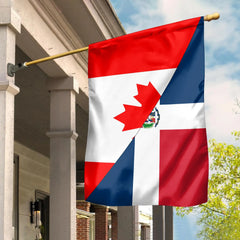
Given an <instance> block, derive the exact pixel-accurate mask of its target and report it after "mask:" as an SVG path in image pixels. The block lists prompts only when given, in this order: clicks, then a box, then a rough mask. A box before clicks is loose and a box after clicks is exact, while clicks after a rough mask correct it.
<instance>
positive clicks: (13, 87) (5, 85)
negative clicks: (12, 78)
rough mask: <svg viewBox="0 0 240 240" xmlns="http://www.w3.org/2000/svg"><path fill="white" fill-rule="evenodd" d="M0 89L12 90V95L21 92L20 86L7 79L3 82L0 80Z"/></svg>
mask: <svg viewBox="0 0 240 240" xmlns="http://www.w3.org/2000/svg"><path fill="white" fill-rule="evenodd" d="M0 91H6V92H10V93H11V94H12V95H14V96H15V95H17V94H18V93H19V91H20V90H19V88H18V87H17V86H16V85H15V84H14V83H12V82H9V81H5V82H2V81H0Z"/></svg>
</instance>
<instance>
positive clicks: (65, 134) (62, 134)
mask: <svg viewBox="0 0 240 240" xmlns="http://www.w3.org/2000/svg"><path fill="white" fill-rule="evenodd" d="M47 136H48V137H49V138H72V139H73V140H76V139H77V138H78V134H77V133H76V132H75V131H50V132H47Z"/></svg>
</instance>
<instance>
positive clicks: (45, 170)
mask: <svg viewBox="0 0 240 240" xmlns="http://www.w3.org/2000/svg"><path fill="white" fill-rule="evenodd" d="M14 152H15V154H17V155H18V156H19V240H33V239H35V237H36V232H35V227H34V225H33V224H31V223H30V202H31V201H34V200H35V190H41V191H43V192H46V193H49V159H48V158H47V157H46V156H44V155H42V154H40V153H38V152H36V151H33V150H31V149H29V148H27V147H26V146H24V145H22V144H20V143H17V142H15V144H14Z"/></svg>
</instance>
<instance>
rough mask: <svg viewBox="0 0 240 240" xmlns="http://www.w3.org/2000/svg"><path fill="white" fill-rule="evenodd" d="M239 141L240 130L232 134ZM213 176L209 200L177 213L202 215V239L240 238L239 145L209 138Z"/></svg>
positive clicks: (227, 239)
mask: <svg viewBox="0 0 240 240" xmlns="http://www.w3.org/2000/svg"><path fill="white" fill-rule="evenodd" d="M233 135H234V136H235V138H236V140H237V141H238V143H239V140H240V131H239V132H238V131H236V132H234V133H233ZM209 153H210V158H211V165H210V170H211V175H210V179H209V187H208V202H207V203H205V204H201V205H199V206H196V207H191V208H177V214H178V215H182V216H183V215H186V214H189V213H191V212H194V211H195V212H197V213H198V214H199V216H200V217H199V220H198V224H201V226H202V228H201V231H200V232H199V233H198V238H199V239H204V240H236V239H240V147H239V146H237V145H227V144H226V143H218V142H216V140H214V139H213V140H210V143H209Z"/></svg>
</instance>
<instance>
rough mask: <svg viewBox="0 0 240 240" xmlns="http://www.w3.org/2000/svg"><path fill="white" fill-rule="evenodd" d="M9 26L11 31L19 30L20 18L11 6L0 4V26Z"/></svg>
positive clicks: (18, 31)
mask: <svg viewBox="0 0 240 240" xmlns="http://www.w3.org/2000/svg"><path fill="white" fill-rule="evenodd" d="M3 25H5V26H9V27H10V28H11V29H12V30H13V31H15V32H17V33H20V32H21V19H20V17H19V15H18V14H17V13H16V12H15V11H14V10H13V8H12V7H11V6H1V8H0V26H3Z"/></svg>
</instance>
